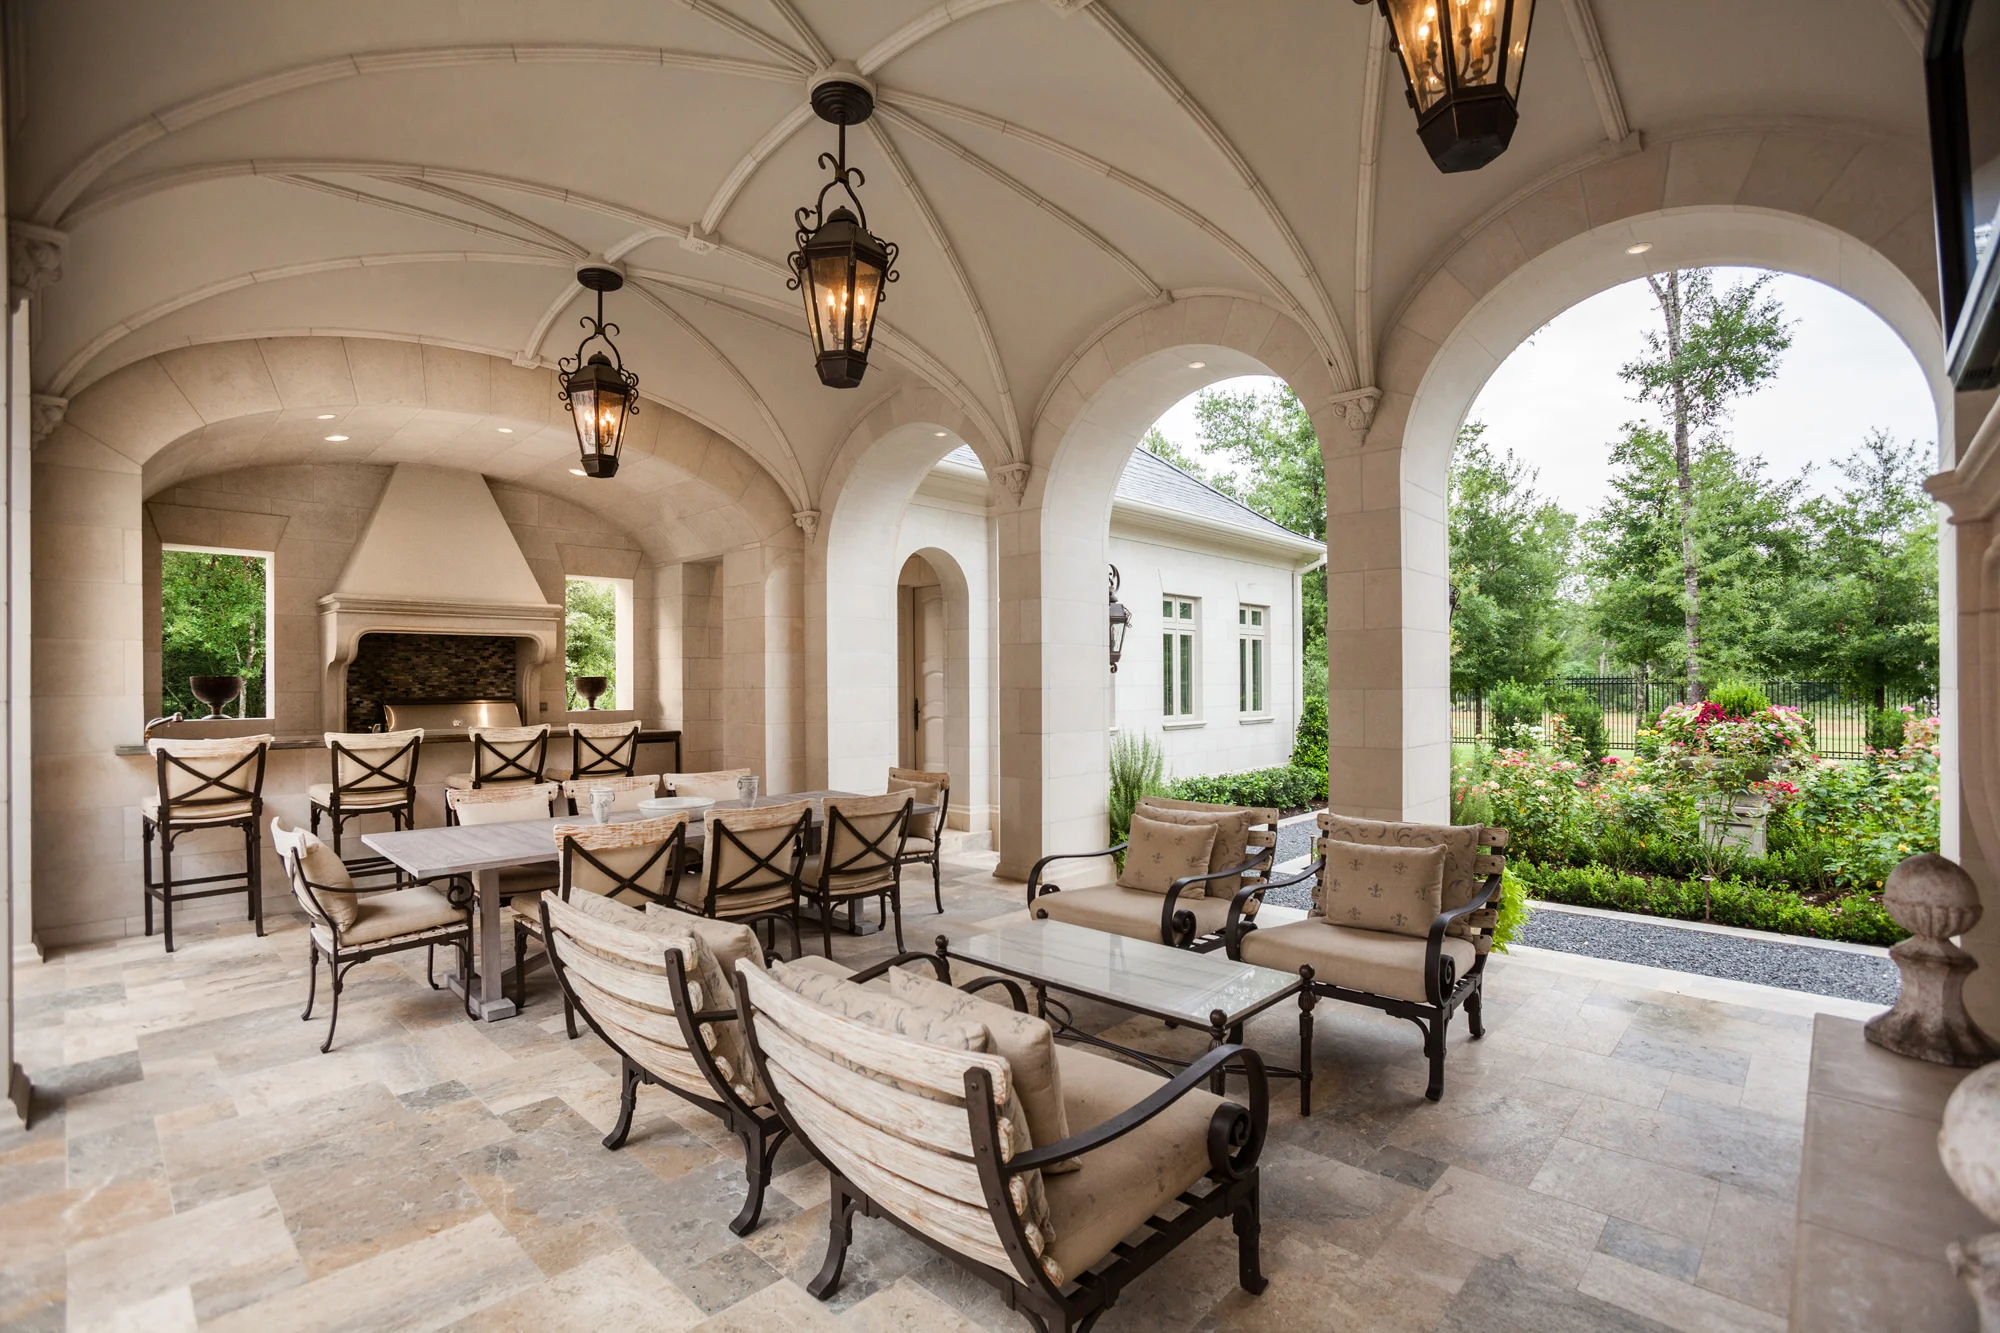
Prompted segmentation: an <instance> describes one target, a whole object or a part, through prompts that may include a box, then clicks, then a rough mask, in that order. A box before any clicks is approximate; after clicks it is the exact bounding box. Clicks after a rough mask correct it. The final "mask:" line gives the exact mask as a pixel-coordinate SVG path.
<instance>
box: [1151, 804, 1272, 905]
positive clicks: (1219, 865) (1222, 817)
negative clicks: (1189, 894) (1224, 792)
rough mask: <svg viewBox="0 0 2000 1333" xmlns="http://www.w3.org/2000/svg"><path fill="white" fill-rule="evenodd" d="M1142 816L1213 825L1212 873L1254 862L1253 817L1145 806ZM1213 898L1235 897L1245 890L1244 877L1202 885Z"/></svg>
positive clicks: (1158, 821)
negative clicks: (1251, 819) (1251, 837)
mask: <svg viewBox="0 0 2000 1333" xmlns="http://www.w3.org/2000/svg"><path fill="white" fill-rule="evenodd" d="M1139 814H1140V815H1141V816H1143V817H1144V818H1146V819H1150V820H1152V821H1153V822H1154V823H1156V824H1186V825H1202V826H1208V825H1213V826H1214V828H1215V846H1213V847H1212V848H1210V849H1209V853H1208V865H1207V866H1206V867H1204V869H1206V870H1207V871H1208V872H1209V873H1211V874H1212V873H1214V872H1215V871H1218V870H1231V869H1234V868H1235V867H1237V866H1240V865H1242V864H1243V863H1244V862H1245V861H1247V860H1249V859H1250V816H1249V815H1248V814H1245V813H1243V812H1242V811H1231V810H1169V809H1167V808H1166V807H1164V806H1157V805H1142V806H1140V807H1139ZM1202 887H1203V888H1204V889H1206V890H1207V891H1208V896H1209V897H1211V898H1234V897H1235V896H1236V891H1237V890H1238V889H1240V888H1242V887H1243V876H1241V875H1230V876H1229V877H1228V878H1226V879H1212V880H1209V881H1208V882H1207V883H1206V884H1204V885H1203V886H1202Z"/></svg>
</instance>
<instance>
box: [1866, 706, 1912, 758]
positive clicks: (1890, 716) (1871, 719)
mask: <svg viewBox="0 0 2000 1333" xmlns="http://www.w3.org/2000/svg"><path fill="white" fill-rule="evenodd" d="M1909 716H1910V715H1909V714H1908V713H1905V712H1904V711H1903V710H1902V709H1900V708H1877V709H1875V710H1874V711H1873V712H1871V713H1869V714H1868V748H1869V749H1871V750H1900V749H1902V748H1903V722H1904V720H1905V719H1907V718H1908V717H1909Z"/></svg>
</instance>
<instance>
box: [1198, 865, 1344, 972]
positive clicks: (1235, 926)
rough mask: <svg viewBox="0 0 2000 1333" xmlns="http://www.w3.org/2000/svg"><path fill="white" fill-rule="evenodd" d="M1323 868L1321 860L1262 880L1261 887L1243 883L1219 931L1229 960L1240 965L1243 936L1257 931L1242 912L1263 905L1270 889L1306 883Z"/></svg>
mask: <svg viewBox="0 0 2000 1333" xmlns="http://www.w3.org/2000/svg"><path fill="white" fill-rule="evenodd" d="M1325 869H1326V858H1324V857H1321V858H1320V859H1319V860H1317V861H1314V862H1313V863H1312V864H1311V865H1309V866H1307V867H1306V868H1305V869H1304V870H1300V871H1297V872H1296V873H1294V874H1290V875H1286V876H1284V877H1283V878H1282V879H1272V880H1266V881H1264V882H1263V883H1262V884H1245V885H1244V886H1243V887H1242V888H1240V889H1238V890H1237V891H1236V896H1235V897H1234V898H1231V899H1230V900H1229V923H1228V924H1227V925H1225V926H1224V927H1223V928H1222V937H1223V939H1224V940H1226V941H1227V942H1228V944H1227V949H1228V954H1229V957H1231V958H1234V959H1236V960H1237V961H1239V962H1241V961H1242V958H1241V954H1240V949H1241V946H1242V944H1243V937H1244V936H1245V935H1247V934H1249V933H1250V932H1251V931H1253V930H1255V929H1256V928H1257V925H1256V923H1255V922H1254V921H1252V920H1251V919H1250V918H1251V917H1252V916H1254V915H1255V914H1254V913H1252V912H1249V911H1247V910H1246V909H1247V908H1248V907H1249V906H1250V904H1251V903H1253V902H1255V903H1257V904H1259V905H1260V906H1261V905H1262V904H1263V901H1264V895H1265V894H1267V893H1269V892H1270V891H1271V890H1272V889H1289V888H1291V887H1292V885H1294V884H1306V883H1309V882H1311V881H1312V880H1314V879H1316V878H1317V877H1318V876H1319V875H1320V874H1321V872H1323V871H1324V870H1325Z"/></svg>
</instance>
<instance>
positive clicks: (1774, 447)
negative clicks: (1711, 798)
mask: <svg viewBox="0 0 2000 1333" xmlns="http://www.w3.org/2000/svg"><path fill="white" fill-rule="evenodd" d="M1747 276H1751V275H1750V274H1749V273H1748V272H1747V271H1746V270H1741V269H1721V270H1718V271H1717V273H1716V286H1717V287H1718V288H1723V289H1726V288H1727V287H1728V285H1729V284H1730V283H1731V282H1733V281H1736V280H1738V279H1741V278H1743V277H1747ZM1770 290H1771V293H1772V295H1774V296H1775V297H1777V299H1778V301H1779V303H1780V304H1781V305H1782V306H1783V307H1784V310H1785V317H1786V319H1787V321H1788V322H1789V323H1790V324H1791V326H1792V328H1791V332H1792V345H1791V348H1790V349H1789V350H1788V351H1786V353H1785V354H1784V357H1783V359H1782V360H1781V362H1780V364H1779V370H1778V375H1777V377H1776V378H1775V379H1774V380H1772V381H1771V382H1770V383H1768V384H1767V385H1766V386H1765V387H1764V388H1762V389H1760V390H1758V391H1757V392H1756V393H1755V394H1753V395H1752V396H1751V397H1749V398H1748V399H1745V400H1743V401H1742V402H1740V403H1739V404H1738V405H1737V408H1736V410H1735V412H1734V414H1733V415H1732V417H1731V419H1730V420H1729V421H1728V422H1727V423H1725V427H1724V428H1725V430H1727V432H1728V433H1729V434H1730V436H1731V437H1732V438H1733V440H1734V442H1735V444H1736V447H1737V448H1738V449H1739V450H1741V451H1743V452H1745V453H1751V454H1757V455H1760V456H1761V457H1762V458H1763V459H1764V461H1765V462H1766V463H1768V464H1769V465H1770V469H1771V472H1772V473H1773V475H1776V476H1784V477H1789V476H1796V475H1798V474H1799V473H1800V472H1802V471H1804V470H1805V469H1806V468H1807V467H1808V466H1811V468H1812V471H1811V477H1812V483H1811V488H1812V489H1814V490H1831V489H1834V488H1835V485H1836V483H1837V482H1838V481H1839V479H1840V478H1839V474H1838V473H1837V472H1836V471H1835V470H1834V468H1833V466H1832V463H1833V460H1834V459H1836V458H1838V457H1840V456H1842V455H1844V454H1847V453H1850V452H1852V451H1853V449H1854V448H1855V446H1857V445H1858V444H1860V442H1861V439H1862V437H1863V436H1864V435H1866V434H1867V433H1868V431H1869V430H1870V429H1872V428H1874V427H1876V426H1880V427H1882V428H1884V429H1886V430H1887V431H1889V432H1890V433H1891V434H1893V435H1895V436H1896V437H1898V438H1899V439H1903V440H1918V441H1921V442H1922V443H1923V445H1924V446H1925V448H1926V449H1927V450H1932V449H1934V448H1935V445H1936V441H1937V424H1936V415H1935V408H1934V406H1933V404H1932V402H1931V396H1930V390H1929V389H1928V388H1927V387H1926V386H1925V384H1924V377H1923V372H1922V371H1921V370H1919V369H1918V367H1917V363H1916V359H1915V358H1914V357H1912V356H1911V355H1910V352H1909V349H1908V348H1906V347H1905V346H1903V343H1902V341H1901V340H1900V339H1899V338H1897V336H1896V335H1895V333H1893V332H1892V331H1891V330H1890V328H1889V326H1888V325H1886V324H1884V323H1883V322H1882V321H1881V320H1880V319H1878V318H1876V316H1875V315H1874V313H1873V312H1871V311H1870V310H1868V309H1867V307H1865V306H1863V305H1861V304H1860V303H1859V302H1857V301H1855V300H1853V299H1851V298H1849V297H1847V296H1845V295H1842V294H1841V293H1840V292H1837V291H1835V290H1833V289H1832V288H1831V287H1826V286H1822V285H1821V284H1819V283H1817V282H1814V281H1812V280H1811V279H1809V278H1799V277H1793V276H1792V275H1790V274H1779V275H1778V276H1777V277H1776V278H1774V279H1773V280H1772V283H1771V288H1770ZM1659 319H1660V316H1659V307H1658V305H1656V304H1655V303H1654V301H1653V295H1652V293H1651V291H1649V290H1648V289H1647V287H1646V284H1645V283H1644V282H1631V283H1627V284H1625V285H1624V286H1622V287H1614V288H1612V289H1611V290H1609V291H1606V292H1600V293H1599V294H1598V295H1596V296H1593V297H1591V298H1590V299H1589V300H1587V301H1584V302H1582V303H1580V304H1578V305H1575V306H1572V307H1570V308H1569V309H1568V310H1566V311H1564V312H1563V313H1562V314H1560V315H1558V316H1556V318H1555V319H1553V320H1551V321H1549V323H1548V324H1546V325H1545V326H1543V328H1542V329H1541V330H1540V331H1539V332H1537V333H1536V334H1535V335H1534V336H1533V337H1532V338H1530V339H1529V340H1528V341H1527V342H1525V343H1523V344H1522V345H1521V346H1520V347H1519V348H1517V349H1516V350H1515V352H1514V354H1513V355H1512V356H1510V357H1508V358H1507V360H1506V361H1505V362H1504V363H1503V364H1502V365H1501V367H1500V369H1499V370H1498V371H1496V372H1494V375H1493V378H1492V379H1490V380H1488V381H1487V383H1486V387H1485V389H1483V390H1482V391H1481V392H1480V395H1479V399H1478V401H1477V402H1476V403H1474V405H1473V408H1472V415H1471V419H1472V420H1474V421H1484V422H1485V423H1486V424H1487V433H1486V438H1487V439H1488V440H1489V441H1491V442H1493V443H1494V444H1495V445H1496V446H1497V447H1498V448H1501V449H1512V450H1513V451H1514V452H1515V453H1516V454H1517V455H1518V456H1519V457H1521V458H1522V459H1523V460H1524V461H1526V462H1527V463H1528V465H1529V466H1530V467H1532V468H1534V469H1536V470H1537V472H1538V473H1539V476H1538V477H1537V479H1536V482H1535V486H1536V489H1538V490H1539V491H1541V492H1542V493H1543V494H1544V495H1547V496H1550V497H1552V498H1554V499H1556V500H1558V501H1560V502H1561V503H1562V505H1563V506H1564V507H1565V508H1566V509H1569V510H1571V511H1572V512H1574V513H1578V514H1584V513H1588V512H1589V511H1590V510H1592V509H1594V508H1596V507H1597V506H1598V505H1599V504H1600V503H1602V502H1603V500H1604V497H1605V495H1606V494H1607V492H1608V490H1609V482H1610V465H1609V445H1610V444H1611V442H1613V441H1614V440H1616V439H1618V438H1619V436H1620V435H1621V434H1622V433H1623V431H1622V428H1623V425H1624V423H1625V422H1627V421H1632V420H1636V419H1649V420H1653V421H1656V422H1657V421H1658V420H1659V416H1658V413H1657V412H1656V411H1654V409H1653V408H1652V407H1650V406H1649V405H1646V404H1641V403H1637V402H1634V401H1633V399H1632V397H1631V391H1630V389H1629V388H1628V386H1627V385H1626V384H1625V382H1624V381H1623V380H1621V379H1619V378H1618V368H1619V367H1620V366H1621V365H1623V364H1625V363H1626V362H1627V361H1630V360H1632V359H1633V358H1634V357H1636V356H1638V355H1639V353H1640V352H1641V351H1642V350H1643V346H1642V338H1643V336H1644V334H1645V332H1646V331H1647V330H1648V329H1652V328H1658V327H1659ZM1269 383H1272V381H1270V380H1266V379H1263V378H1246V379H1240V380H1225V381H1223V383H1222V384H1221V385H1217V386H1215V387H1218V388H1225V387H1226V388H1239V387H1248V386H1252V385H1264V384H1269ZM1159 424H1160V429H1161V431H1162V432H1163V433H1164V434H1165V435H1166V436H1167V438H1169V439H1171V440H1173V441H1175V442H1176V443H1177V444H1180V445H1181V446H1182V447H1183V448H1184V449H1186V450H1187V451H1188V452H1189V453H1190V454H1193V455H1195V456H1197V457H1198V456H1199V451H1198V448H1197V446H1196V431H1195V419H1194V399H1193V398H1187V399H1183V400H1182V401H1181V402H1179V403H1177V404H1175V405H1174V406H1173V407H1172V408H1171V409H1169V410H1168V412H1167V414H1166V415H1165V416H1164V417H1162V418H1160V423H1159ZM1933 456H1934V455H1933ZM1934 465H1935V464H1934V463H1933V466H1934Z"/></svg>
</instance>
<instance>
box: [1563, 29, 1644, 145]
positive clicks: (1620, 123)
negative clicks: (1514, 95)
mask: <svg viewBox="0 0 2000 1333" xmlns="http://www.w3.org/2000/svg"><path fill="white" fill-rule="evenodd" d="M1563 13H1564V14H1565V15H1566V16H1567V17H1568V18H1569V30H1570V32H1571V33H1573V34H1574V35H1575V37H1576V53H1577V56H1578V57H1579V58H1580V59H1581V60H1582V61H1583V75H1584V77H1585V78H1586V79H1588V80H1589V81H1590V95H1591V96H1592V97H1593V98H1595V99H1596V100H1597V117H1598V119H1599V120H1601V121H1603V122H1604V137H1605V139H1606V140H1608V141H1609V142H1611V143H1624V142H1625V139H1626V137H1627V136H1628V135H1630V134H1631V133H1632V127H1631V125H1630V124H1628V123H1627V122H1626V120H1625V99H1624V98H1622V97H1620V96H1619V94H1618V82H1617V80H1616V79H1614V78H1612V76H1611V57H1609V56H1608V55H1606V54H1605V53H1604V38H1603V36H1601V35H1600V34H1599V33H1598V31H1597V11H1596V10H1595V9H1593V8H1592V7H1591V3H1590V0H1563Z"/></svg>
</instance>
